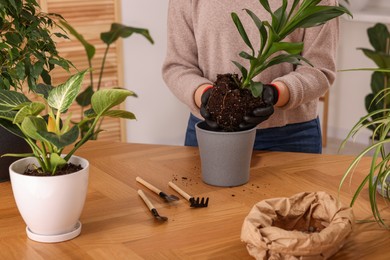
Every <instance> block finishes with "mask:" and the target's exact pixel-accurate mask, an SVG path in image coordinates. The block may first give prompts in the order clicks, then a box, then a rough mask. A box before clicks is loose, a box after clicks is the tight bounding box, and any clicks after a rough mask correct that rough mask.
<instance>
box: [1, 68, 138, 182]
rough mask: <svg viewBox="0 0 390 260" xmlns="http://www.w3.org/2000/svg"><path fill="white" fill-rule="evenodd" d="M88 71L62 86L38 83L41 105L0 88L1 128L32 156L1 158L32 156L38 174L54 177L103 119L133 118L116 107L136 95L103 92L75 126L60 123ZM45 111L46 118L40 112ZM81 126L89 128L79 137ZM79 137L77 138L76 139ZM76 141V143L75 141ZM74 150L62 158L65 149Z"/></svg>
mask: <svg viewBox="0 0 390 260" xmlns="http://www.w3.org/2000/svg"><path fill="white" fill-rule="evenodd" d="M86 72H87V71H83V72H79V73H77V74H75V75H73V76H71V77H70V78H69V79H68V80H67V81H66V82H65V83H64V84H61V85H59V86H57V87H54V88H53V87H52V86H50V85H43V84H40V85H39V86H38V87H37V90H36V92H37V93H38V94H39V95H40V96H41V97H42V99H43V100H44V102H40V101H34V102H32V101H30V100H29V99H28V98H27V97H26V96H25V95H24V94H22V93H20V92H17V91H11V90H1V89H0V125H1V126H3V127H4V128H6V129H7V130H9V131H10V132H12V133H14V134H15V135H18V136H20V137H21V138H23V139H24V140H25V141H26V142H27V143H28V144H29V145H30V147H31V149H32V154H31V153H28V154H5V155H2V156H14V157H30V156H33V157H35V158H36V159H37V160H38V162H39V164H40V167H41V169H40V171H41V173H42V174H43V173H50V174H52V175H54V174H55V173H56V171H57V170H58V169H59V168H61V167H62V166H64V165H65V164H67V162H68V160H69V159H70V157H71V156H72V155H73V154H74V152H75V151H76V150H77V149H78V148H80V147H81V146H82V145H84V144H85V143H86V142H87V141H88V140H90V139H91V137H92V136H94V135H96V131H100V130H95V129H96V128H95V127H96V125H98V124H99V122H100V121H101V120H102V119H103V118H104V117H115V118H126V119H135V116H134V114H133V113H131V112H128V111H124V110H115V109H113V108H114V107H115V106H117V105H119V104H121V103H122V102H124V101H125V99H126V98H127V97H128V96H135V94H134V93H133V92H131V91H129V90H125V89H103V90H98V91H96V92H95V93H94V94H93V95H92V97H91V109H89V110H87V111H86V113H85V117H84V119H83V120H82V121H80V122H79V123H78V124H76V125H73V126H72V124H71V123H70V117H67V118H66V119H65V120H61V116H63V115H66V112H67V110H68V108H69V107H70V106H71V105H72V104H73V103H74V101H75V99H76V97H77V95H78V94H79V92H80V89H81V84H82V81H83V78H84V76H85V74H86ZM45 111H47V113H48V114H47V115H46V116H42V115H41V113H43V112H45ZM84 124H89V125H91V128H90V129H89V130H88V131H87V132H86V133H85V134H84V136H82V137H80V128H81V127H82V126H83V125H84ZM79 138H80V139H79ZM76 141H77V142H76ZM73 143H75V144H74V146H73V148H72V149H71V150H70V151H69V153H68V154H67V155H66V156H65V157H64V158H63V157H61V154H62V152H63V150H64V148H66V147H68V146H70V145H72V144H73Z"/></svg>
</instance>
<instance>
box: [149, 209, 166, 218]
mask: <svg viewBox="0 0 390 260" xmlns="http://www.w3.org/2000/svg"><path fill="white" fill-rule="evenodd" d="M150 211H151V212H152V214H153V216H154V217H155V218H156V220H158V221H167V220H168V218H167V217H164V216H160V214H158V212H157V209H151V210H150Z"/></svg>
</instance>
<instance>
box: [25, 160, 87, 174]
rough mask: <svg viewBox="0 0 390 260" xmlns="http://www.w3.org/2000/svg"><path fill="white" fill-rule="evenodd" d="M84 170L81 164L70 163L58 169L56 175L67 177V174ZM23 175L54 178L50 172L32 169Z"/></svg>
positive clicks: (28, 169)
mask: <svg viewBox="0 0 390 260" xmlns="http://www.w3.org/2000/svg"><path fill="white" fill-rule="evenodd" d="M82 169H83V167H81V165H80V164H78V165H76V164H73V163H68V164H65V165H64V166H63V167H61V168H58V169H57V171H56V174H55V175H56V176H58V175H66V174H70V173H74V172H77V171H80V170H82ZM23 174H25V175H29V176H53V175H52V174H51V173H50V172H42V169H41V168H34V169H30V168H29V167H28V168H27V169H26V171H25V172H24V173H23Z"/></svg>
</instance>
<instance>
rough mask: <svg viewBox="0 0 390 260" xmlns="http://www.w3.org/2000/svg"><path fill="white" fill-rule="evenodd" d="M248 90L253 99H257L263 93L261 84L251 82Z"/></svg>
mask: <svg viewBox="0 0 390 260" xmlns="http://www.w3.org/2000/svg"><path fill="white" fill-rule="evenodd" d="M249 89H250V90H251V92H252V95H253V96H254V97H259V96H260V95H261V94H262V93H263V83H261V82H255V81H251V83H250V85H249Z"/></svg>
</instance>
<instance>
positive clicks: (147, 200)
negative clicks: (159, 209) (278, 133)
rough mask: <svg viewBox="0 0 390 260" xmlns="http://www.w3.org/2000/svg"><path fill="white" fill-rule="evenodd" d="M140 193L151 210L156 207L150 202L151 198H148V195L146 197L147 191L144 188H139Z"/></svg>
mask: <svg viewBox="0 0 390 260" xmlns="http://www.w3.org/2000/svg"><path fill="white" fill-rule="evenodd" d="M138 194H139V196H140V197H141V198H142V200H143V201H144V202H145V204H146V206H148V208H149V209H150V210H152V209H154V206H153V204H152V202H150V200H149V199H148V197H146V195H145V193H144V192H143V191H142V190H138Z"/></svg>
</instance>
